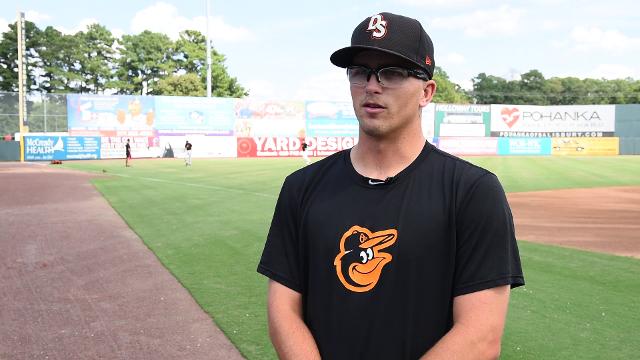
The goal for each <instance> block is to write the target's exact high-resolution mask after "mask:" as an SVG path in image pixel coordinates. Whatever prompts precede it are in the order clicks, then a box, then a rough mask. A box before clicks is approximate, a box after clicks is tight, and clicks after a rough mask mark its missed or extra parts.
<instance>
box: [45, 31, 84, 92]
mask: <svg viewBox="0 0 640 360" xmlns="http://www.w3.org/2000/svg"><path fill="white" fill-rule="evenodd" d="M42 44H43V45H42V46H40V48H39V49H38V54H39V58H40V62H39V64H38V65H39V67H40V68H41V69H42V75H41V76H40V83H39V91H41V92H45V93H68V92H82V90H83V89H82V87H81V84H82V74H81V73H80V69H79V66H80V65H79V60H80V56H81V55H80V51H79V48H80V46H81V44H80V42H79V39H78V37H77V36H74V35H63V34H62V33H61V32H60V31H58V30H56V29H55V28H53V27H51V26H48V27H47V28H46V29H45V30H44V31H43V32H42Z"/></svg>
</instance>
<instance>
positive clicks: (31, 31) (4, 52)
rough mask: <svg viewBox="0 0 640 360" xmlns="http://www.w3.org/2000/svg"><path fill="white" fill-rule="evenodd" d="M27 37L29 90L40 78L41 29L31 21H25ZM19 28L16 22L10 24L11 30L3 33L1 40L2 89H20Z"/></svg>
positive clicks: (0, 80) (0, 76)
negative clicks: (38, 51)
mask: <svg viewBox="0 0 640 360" xmlns="http://www.w3.org/2000/svg"><path fill="white" fill-rule="evenodd" d="M25 37H26V44H25V47H26V56H27V63H26V70H27V81H26V83H27V89H26V90H27V91H31V90H33V89H34V87H35V86H36V79H37V78H38V74H37V73H38V68H37V66H34V63H37V61H38V59H37V57H38V53H37V51H36V49H37V48H38V47H39V42H40V40H41V31H40V29H38V27H37V26H36V25H35V24H34V23H32V22H31V21H25ZM17 39H18V30H17V27H16V24H15V23H13V24H9V31H6V32H4V33H2V40H1V41H0V90H1V91H18V40H17Z"/></svg>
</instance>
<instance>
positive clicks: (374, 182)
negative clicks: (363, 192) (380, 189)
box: [369, 179, 384, 185]
mask: <svg viewBox="0 0 640 360" xmlns="http://www.w3.org/2000/svg"><path fill="white" fill-rule="evenodd" d="M380 184H384V180H373V179H369V185H380Z"/></svg>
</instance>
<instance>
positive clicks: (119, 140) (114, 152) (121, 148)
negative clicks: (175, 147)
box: [100, 136, 162, 159]
mask: <svg viewBox="0 0 640 360" xmlns="http://www.w3.org/2000/svg"><path fill="white" fill-rule="evenodd" d="M127 139H129V145H131V156H132V157H133V158H149V157H160V156H161V155H162V151H161V149H160V146H159V143H158V142H159V139H158V137H148V136H103V137H101V146H100V157H101V158H102V159H124V158H125V154H126V153H125V145H126V143H127Z"/></svg>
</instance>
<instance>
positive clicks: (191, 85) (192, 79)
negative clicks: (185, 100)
mask: <svg viewBox="0 0 640 360" xmlns="http://www.w3.org/2000/svg"><path fill="white" fill-rule="evenodd" d="M157 92H158V93H159V94H162V95H178V96H205V95H206V94H207V89H206V88H205V86H204V85H203V84H202V80H201V79H200V77H199V76H198V75H197V74H194V73H189V74H183V75H175V76H169V77H166V78H164V79H162V80H160V81H159V82H158V88H157Z"/></svg>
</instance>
